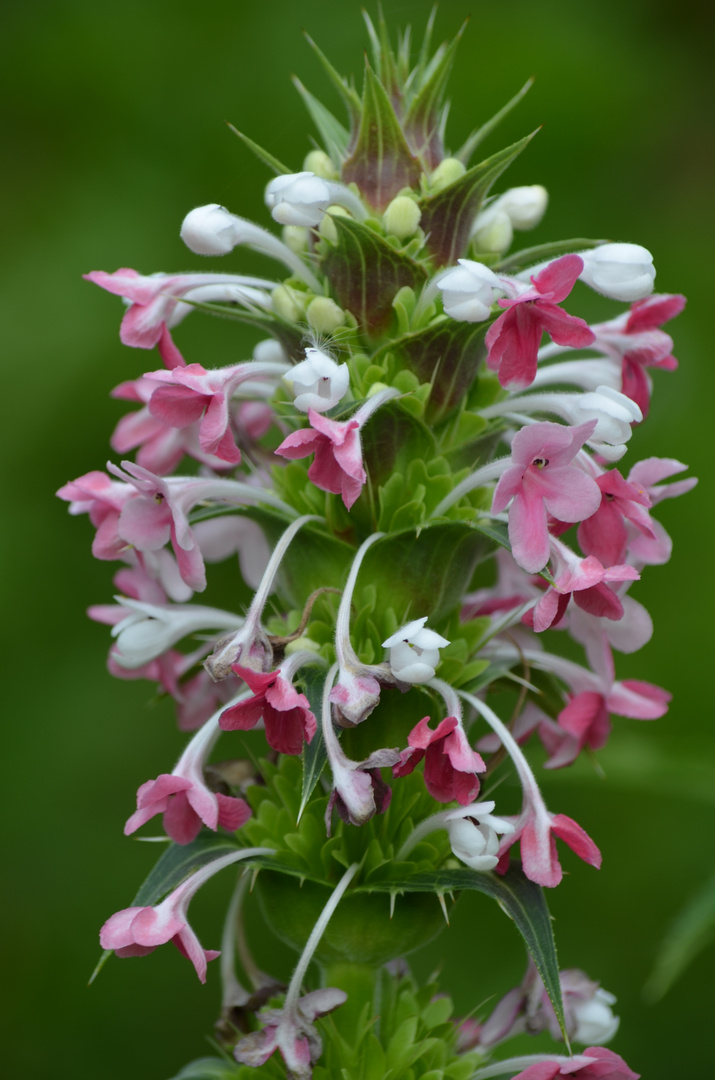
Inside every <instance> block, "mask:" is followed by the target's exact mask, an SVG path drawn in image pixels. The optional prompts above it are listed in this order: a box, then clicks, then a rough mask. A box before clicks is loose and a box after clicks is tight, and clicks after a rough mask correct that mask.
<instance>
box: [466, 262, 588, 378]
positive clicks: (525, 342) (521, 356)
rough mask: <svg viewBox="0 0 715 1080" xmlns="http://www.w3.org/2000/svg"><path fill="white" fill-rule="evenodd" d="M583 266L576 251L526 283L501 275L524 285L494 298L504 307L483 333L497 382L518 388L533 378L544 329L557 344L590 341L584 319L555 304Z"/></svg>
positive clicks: (581, 344)
mask: <svg viewBox="0 0 715 1080" xmlns="http://www.w3.org/2000/svg"><path fill="white" fill-rule="evenodd" d="M582 270H583V259H582V258H581V257H580V256H579V255H564V256H562V257H561V258H560V259H555V260H554V262H552V263H550V264H549V265H548V266H546V267H545V268H544V269H543V270H542V271H541V272H540V273H538V274H536V275H535V276H534V277H532V278H531V288H529V287H528V286H526V285H523V283H522V282H518V281H517V280H516V279H506V278H503V279H501V280H503V281H505V282H507V284H511V285H512V287H513V288H519V289H523V291H521V292H520V294H519V295H516V296H515V297H513V298H512V299H505V300H499V301H498V304H499V307H502V308H506V309H507V310H506V311H505V312H504V314H503V315H500V316H499V318H498V319H497V320H496V322H495V323H493V324H492V325H491V326H490V327H489V330H488V331H487V335H486V339H485V340H486V345H487V348H488V349H489V355H488V356H487V365H488V367H489V368H490V369H491V370H492V371H497V372H498V374H499V382H500V383H501V385H502V386H504V387H508V388H509V389H511V390H523V389H524V388H525V387H527V386H530V385H531V384H532V382H533V381H534V376H535V375H536V362H537V352H538V349H539V345H540V343H541V336H542V334H543V333H544V331H546V333H547V334H548V335H549V337H550V338H551V339H552V340H553V341H555V342H556V343H557V345H570V346H572V347H573V348H575V349H582V348H585V347H586V346H587V345H591V344H592V342H593V340H594V334H593V331H592V330H591V329H590V328H589V326H588V324H587V323H585V322H584V321H583V319H579V318H576V316H574V315H568V314H567V313H566V312H565V311H563V310H562V309H561V308H560V307H559V306H558V305H559V304H560V303H561V301H562V300H565V299H566V297H567V296H568V295H569V293H570V292H571V290H572V289H573V287H574V285H575V283H576V280H577V279H578V276H579V274H580V273H581V271H582Z"/></svg>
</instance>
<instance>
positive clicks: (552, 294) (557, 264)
mask: <svg viewBox="0 0 715 1080" xmlns="http://www.w3.org/2000/svg"><path fill="white" fill-rule="evenodd" d="M582 270H583V259H582V258H581V256H580V255H562V256H561V258H560V259H554V261H553V262H551V263H549V265H548V266H545V267H544V269H543V270H541V271H540V272H539V273H538V274H537V275H536V276H535V277H532V279H531V283H532V285H533V286H534V288H536V289H538V291H539V292H540V293H541V294H542V295H544V294H546V293H548V294H549V299H550V300H551V301H553V303H555V304H560V303H561V301H562V300H565V299H566V297H567V296H568V295H569V293H570V292H571V290H572V289H573V287H574V285H575V284H576V282H577V280H578V276H579V274H580V273H581V271H582Z"/></svg>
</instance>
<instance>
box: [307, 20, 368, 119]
mask: <svg viewBox="0 0 715 1080" xmlns="http://www.w3.org/2000/svg"><path fill="white" fill-rule="evenodd" d="M303 35H304V37H305V40H306V41H307V42H308V44H309V45H310V47H311V49H312V50H313V52H314V53H315V55H316V56H317V57H318V60H319V61H320V63H321V65H322V67H323V70H324V71H325V73H326V74H327V76H328V78H329V79H330V81H331V83H332V84H333V86H334V87H335V89H336V90H337V91H338V93H339V94H340V97H341V98H342V100H343V102H344V103H345V106H346V108H347V110H348V113H349V114H350V120H351V123H352V124H353V125H354V124H355V123H356V122H357V118H358V116H359V115H360V108H361V102H360V98H359V97H358V95H357V94H356V92H355V90H354V89H353V88H352V86H348V84H347V82H346V81H345V79H344V78H343V77H342V75H341V74H340V72H338V71H336V69H335V68H334V67H333V65H332V64H331V63H330V61H329V60H328V58H327V56H326V55H325V53H324V52H323V51H322V49H320V48H319V46H318V45H316V43H315V42H314V41H313V39H312V37H311V36H310V34H306V32H305V31H303Z"/></svg>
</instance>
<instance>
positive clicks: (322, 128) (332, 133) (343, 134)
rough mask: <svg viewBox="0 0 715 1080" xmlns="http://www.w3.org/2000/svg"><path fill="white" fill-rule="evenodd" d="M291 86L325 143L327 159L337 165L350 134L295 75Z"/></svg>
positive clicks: (345, 148)
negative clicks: (300, 98)
mask: <svg viewBox="0 0 715 1080" xmlns="http://www.w3.org/2000/svg"><path fill="white" fill-rule="evenodd" d="M293 85H294V86H295V88H296V90H297V91H298V93H299V94H300V96H301V97H302V99H303V103H304V104H305V107H306V109H307V110H308V112H309V113H310V116H311V119H312V121H313V123H314V124H315V126H316V127H317V129H318V131H319V132H320V136H321V138H322V140H323V142H324V143H325V149H326V151H327V154H328V157H330V158H331V159H332V161H333V163H334V164H338V163H339V162H341V161H342V160H343V158H344V157H345V155H346V153H347V151H348V145H349V143H350V132H349V131H348V130H347V128H345V127H343V125H342V124H341V123H340V121H339V120H336V119H335V117H334V116H333V114H332V113H331V112H330V110H329V109H326V107H325V105H323V103H322V101H318V99H317V98H316V97H314V96H313V95H312V94H311V93H310V91H309V90H307V89H306V88H305V86H303V83H302V82H301V81H300V79H298V78H297V77H296V76H295V75H294V76H293Z"/></svg>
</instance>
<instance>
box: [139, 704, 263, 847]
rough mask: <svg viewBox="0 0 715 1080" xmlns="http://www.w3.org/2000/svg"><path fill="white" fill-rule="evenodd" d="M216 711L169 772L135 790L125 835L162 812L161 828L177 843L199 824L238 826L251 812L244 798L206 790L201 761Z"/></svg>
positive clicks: (215, 727) (215, 731)
mask: <svg viewBox="0 0 715 1080" xmlns="http://www.w3.org/2000/svg"><path fill="white" fill-rule="evenodd" d="M218 718H219V714H218V713H215V714H214V716H213V717H212V718H211V719H210V720H208V721H207V722H206V723H205V724H204V726H203V727H202V728H200V730H199V731H198V732H197V733H196V735H194V737H193V739H192V740H191V742H190V743H189V745H188V746H187V747H186V750H185V751H184V753H183V754H182V755H181V757H180V758H179V760H178V762H177V764H176V766H175V767H174V769H173V771H172V772H171V773H162V774H161V776H159V777H157V779H156V780H147V782H146V783H145V784H142V786H141V787H140V788H139V790H138V792H137V809H136V811H135V812H134V813H133V814H132V816H131V817H130V818H129V820H128V821H127V823H126V825H125V826H124V833H125V835H126V836H129V835H131V833H133V832H136V830H137V829H139V828H141V826H142V825H144V824H145V823H146V822H147V821H149V820H150V818H153V817H154V815H155V814H163V815H164V828H165V830H166V832H167V833H168V835H169V836H170V837H171V839H172V840H174V841H175V843H177V844H190V843H191V841H192V840H194V839H195V838H196V836H197V835H198V833H199V830H200V829H201V825H202V824H204V825H207V826H208V828H209V829H213V831H214V832H215V831H216V829H217V828H218V827H219V825H220V826H221V827H222V828H224V829H227V830H228V831H229V832H235V831H236V829H240V828H241V826H242V825H244V824H245V823H246V822H247V821H248V819H249V817H250V816H251V811H250V808H249V807H248V805H247V803H245V802H244V800H243V799H236V798H233V797H232V796H230V795H222V794H220V793H214V792H213V791H209V789H208V787H207V786H206V782H205V780H204V773H203V770H204V765H205V764H206V761H207V760H208V756H209V754H210V752H211V750H212V749H213V746H214V744H215V742H216V740H217V738H218V736H219V735H220V728H219V724H218Z"/></svg>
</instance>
